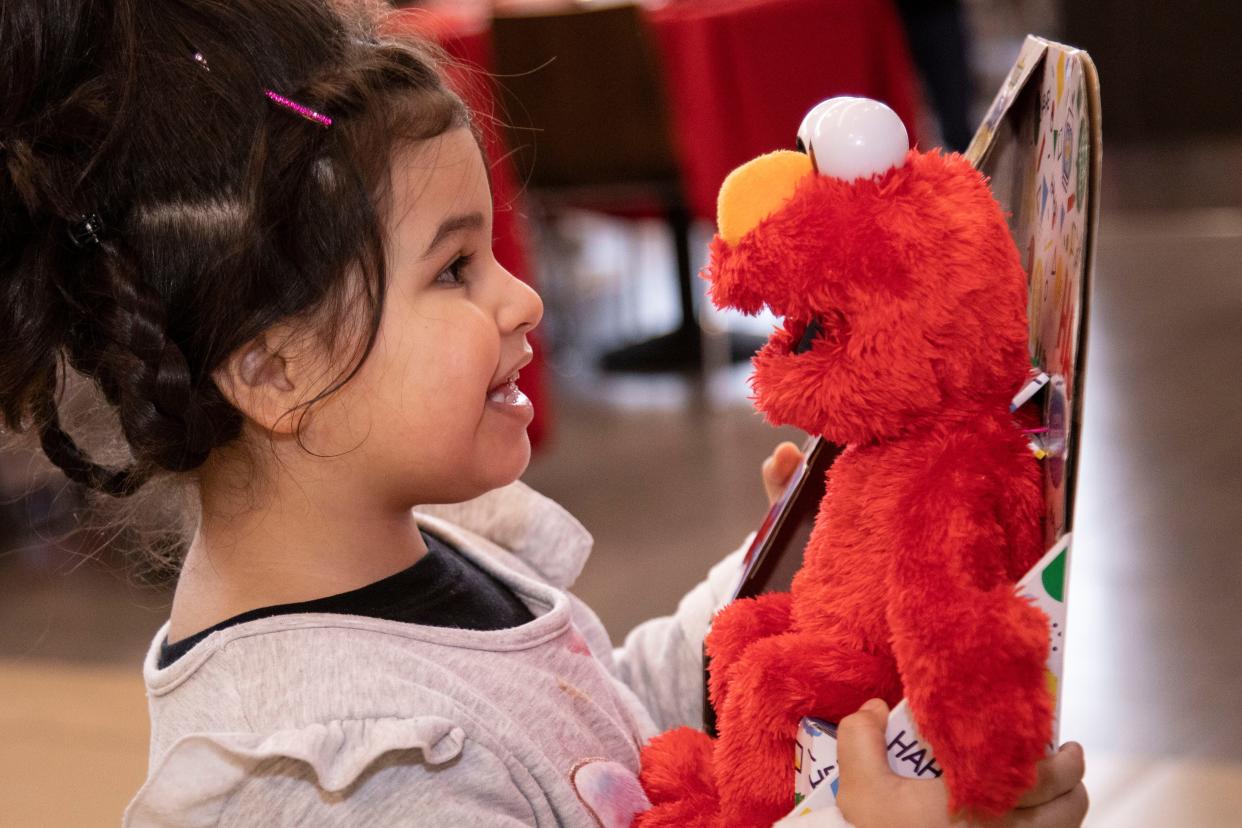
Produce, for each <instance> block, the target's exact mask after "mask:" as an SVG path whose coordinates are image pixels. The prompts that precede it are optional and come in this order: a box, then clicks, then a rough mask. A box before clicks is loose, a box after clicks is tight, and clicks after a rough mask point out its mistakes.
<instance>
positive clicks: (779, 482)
mask: <svg viewBox="0 0 1242 828" xmlns="http://www.w3.org/2000/svg"><path fill="white" fill-rule="evenodd" d="M801 462H802V451H801V450H800V449H799V448H798V447H797V446H795V445H794V444H793V443H789V442H786V443H781V444H780V445H779V446H777V447H776V448H774V449H773V450H772V455H771V456H770V457H768V459H767V460H764V461H763V469H762V471H763V488H764V490H765V491H767V493H768V505H769V506H771V505H772V504H774V503H776V501H778V500H780V498H781V495H782V494H783V493H784V491H785V486H786V485H788V484H789V478H791V477H793V473H794V472H795V471H797V470H798V464H799V463H801Z"/></svg>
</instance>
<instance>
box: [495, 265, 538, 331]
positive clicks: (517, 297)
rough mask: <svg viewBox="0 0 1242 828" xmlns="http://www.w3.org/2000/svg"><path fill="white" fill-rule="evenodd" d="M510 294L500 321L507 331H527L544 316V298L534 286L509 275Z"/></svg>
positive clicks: (506, 298)
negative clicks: (541, 297)
mask: <svg viewBox="0 0 1242 828" xmlns="http://www.w3.org/2000/svg"><path fill="white" fill-rule="evenodd" d="M508 287H509V290H508V295H507V296H506V297H505V303H504V305H502V306H501V309H500V316H499V319H498V322H499V324H500V329H501V330H502V331H505V332H509V331H512V332H514V333H526V332H527V331H529V330H530V329H531V328H533V327H535V326H536V325H538V324H539V320H540V319H542V318H543V300H542V299H540V298H539V294H538V293H536V292H535V290H534V288H532V287H531V286H530V285H528V284H526V283H525V282H523V281H522V280H521V279H519V278H517V277H516V276H513V275H510V277H509V286H508Z"/></svg>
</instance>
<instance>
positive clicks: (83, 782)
mask: <svg viewBox="0 0 1242 828" xmlns="http://www.w3.org/2000/svg"><path fill="white" fill-rule="evenodd" d="M1201 150H1202V148H1197V149H1187V148H1179V149H1172V148H1159V147H1157V148H1144V149H1143V150H1142V151H1134V152H1126V151H1124V150H1119V149H1110V152H1109V153H1108V155H1106V176H1107V181H1108V185H1107V188H1106V194H1105V199H1104V204H1105V219H1104V222H1103V226H1102V228H1101V230H1102V232H1101V236H1100V243H1099V257H1098V266H1097V271H1096V291H1095V297H1094V305H1093V318H1092V336H1091V346H1090V363H1089V364H1090V371H1089V374H1088V383H1087V389H1086V395H1085V399H1086V411H1085V415H1086V421H1085V432H1084V435H1083V453H1082V466H1081V470H1080V488H1079V500H1078V526H1077V530H1076V544H1075V552H1074V555H1075V557H1074V564H1073V571H1072V574H1071V590H1072V594H1073V601H1072V602H1071V607H1072V608H1071V616H1070V620H1069V629H1070V636H1071V638H1070V644H1069V646H1068V653H1067V658H1068V660H1067V667H1066V670H1067V672H1066V677H1065V688H1066V697H1065V707H1064V731H1063V735H1064V737H1065V738H1073V739H1078V740H1080V741H1082V742H1083V743H1084V745H1085V746H1086V748H1087V755H1088V764H1089V767H1090V776H1089V779H1090V783H1089V784H1090V788H1091V791H1092V796H1093V803H1094V805H1093V811H1092V814H1091V817H1090V818H1089V821H1088V824H1089V825H1091V826H1095V827H1096V828H1144V827H1145V826H1153V828H1154V826H1192V828H1225V826H1236V825H1239V824H1242V712H1240V707H1239V705H1240V703H1242V679H1239V676H1242V621H1239V617H1240V616H1239V615H1238V604H1239V600H1240V599H1242V554H1239V552H1240V549H1242V544H1240V542H1239V538H1242V437H1240V436H1239V431H1238V427H1237V425H1238V423H1240V422H1242V384H1239V375H1238V368H1237V365H1238V358H1239V354H1242V268H1240V266H1239V262H1242V209H1239V207H1238V205H1239V204H1242V197H1240V196H1242V193H1239V192H1238V191H1237V190H1238V188H1239V187H1242V182H1240V181H1239V180H1238V179H1237V177H1236V176H1235V177H1234V178H1233V179H1232V180H1224V179H1227V176H1224V175H1219V176H1217V177H1216V178H1213V179H1212V180H1211V182H1210V183H1208V184H1206V185H1205V186H1204V187H1202V188H1199V187H1197V186H1196V185H1195V184H1194V183H1193V181H1190V182H1188V183H1186V184H1185V185H1184V187H1183V188H1181V189H1177V190H1176V195H1175V196H1169V199H1171V203H1172V204H1173V205H1174V207H1175V209H1168V210H1166V209H1157V206H1158V205H1159V204H1160V203H1161V202H1160V201H1152V200H1150V199H1149V191H1148V190H1146V189H1144V187H1143V186H1142V182H1143V181H1144V180H1146V181H1148V182H1150V184H1151V186H1152V187H1153V188H1157V189H1165V190H1167V189H1168V188H1169V187H1170V184H1169V180H1170V179H1172V178H1174V177H1176V176H1178V175H1179V174H1183V173H1184V172H1185V171H1186V170H1192V171H1193V170H1197V169H1207V170H1215V169H1223V167H1214V166H1213V162H1212V161H1211V160H1210V159H1211V158H1216V159H1219V158H1221V157H1222V156H1221V155H1213V156H1209V159H1208V160H1204V158H1203V157H1202V156H1201V155H1200V151H1201ZM1234 153H1236V148H1230V149H1229V151H1228V153H1227V155H1229V156H1231V157H1236V154H1234ZM1188 191H1189V192H1188ZM556 415H557V423H558V428H557V437H556V440H555V442H554V443H553V444H552V445H550V446H549V447H548V450H547V451H546V452H545V453H544V454H543V455H542V456H541V457H539V458H538V459H537V460H536V462H535V463H534V464H533V465H532V468H531V470H530V472H529V474H528V477H527V479H528V481H529V482H531V483H532V484H534V485H536V486H537V487H538V488H541V489H542V490H544V491H545V492H547V493H548V494H550V495H551V496H553V497H555V498H556V499H558V500H560V501H561V502H562V503H564V504H565V505H566V506H567V507H569V508H570V510H571V511H573V512H574V513H575V514H577V515H578V516H579V517H580V519H581V520H582V521H583V522H584V523H585V524H586V525H587V527H588V528H589V529H590V530H591V531H592V532H593V533H594V534H595V536H596V539H597V551H596V554H595V557H594V559H593V561H592V563H591V565H590V566H589V567H588V568H587V570H586V572H585V573H584V575H583V577H582V579H581V581H580V583H579V592H580V594H582V596H583V597H584V598H586V599H587V600H588V601H589V602H590V603H591V604H593V605H594V606H595V607H596V608H597V610H598V611H599V612H600V614H601V616H603V618H604V619H605V621H606V622H607V623H608V624H609V626H610V629H612V630H613V632H614V634H615V635H617V636H620V635H621V634H623V633H624V631H625V630H626V629H628V628H629V627H630V626H632V625H633V624H634V623H635V622H636V621H638V620H640V619H642V618H645V617H648V616H649V615H651V614H653V613H658V612H665V611H668V610H669V609H671V608H672V606H673V605H674V603H675V601H676V599H677V597H678V596H679V595H680V594H681V593H682V592H683V591H684V589H685V588H686V587H688V586H690V585H691V584H692V583H693V582H694V580H696V579H697V577H698V576H699V575H700V574H701V572H702V571H703V570H704V569H705V568H706V567H707V565H708V564H709V563H710V562H712V561H713V560H715V559H716V558H717V557H718V556H719V555H720V554H722V553H723V552H725V551H727V549H729V548H730V547H731V546H732V545H733V544H735V543H736V542H737V541H738V540H739V539H740V538H741V537H742V536H743V535H744V534H745V533H746V532H747V531H749V530H750V529H752V528H753V527H754V526H755V525H756V523H757V522H758V520H759V519H760V517H761V516H762V513H763V511H764V504H763V496H762V492H761V487H760V485H759V479H758V466H759V462H760V461H761V459H762V458H763V457H764V456H765V455H766V453H767V451H768V450H769V449H770V448H771V446H772V445H774V444H775V443H776V442H777V441H778V440H779V439H781V438H782V437H785V436H790V435H789V434H788V433H786V434H778V433H775V432H773V431H771V430H770V429H768V428H767V427H766V426H764V425H763V424H762V423H761V422H760V421H759V420H758V418H757V417H755V416H754V415H753V414H752V413H751V412H750V410H749V408H748V406H747V404H746V402H745V400H744V372H738V371H736V370H734V371H724V372H720V373H717V374H714V375H712V376H711V377H710V378H709V379H708V380H704V381H686V380H679V379H671V378H663V379H645V380H644V379H634V378H628V379H626V378H620V379H618V378H603V377H598V376H595V375H593V374H590V373H589V372H586V373H581V372H580V373H576V374H574V375H573V376H570V377H566V378H564V379H563V380H562V382H561V388H560V395H559V398H558V400H557V404H556ZM73 564H74V561H73V560H72V559H64V558H61V557H58V556H57V555H55V554H51V553H37V552H34V551H29V550H28V551H26V552H21V553H18V552H15V551H13V550H12V549H8V550H5V553H4V554H3V555H0V699H3V703H2V704H0V735H2V737H3V738H0V779H2V780H3V782H2V783H0V789H3V791H4V796H3V797H2V798H0V825H4V826H8V825H14V826H27V825H35V826H44V825H48V826H95V825H115V824H116V823H117V818H118V815H119V813H120V810H121V808H122V807H123V805H124V803H125V801H126V800H127V799H128V797H129V796H130V794H131V793H132V792H133V791H134V790H135V788H136V787H137V785H138V784H139V782H140V781H141V779H142V777H143V774H144V770H145V740H146V721H145V709H144V705H143V699H142V691H141V685H140V682H139V680H138V676H137V671H138V664H139V659H140V658H141V654H142V652H143V650H144V648H145V645H146V643H147V637H148V636H149V635H150V633H151V632H152V631H153V630H154V629H155V628H156V626H158V624H159V623H160V622H161V620H162V617H163V614H164V613H165V612H166V609H167V600H168V596H167V593H166V592H159V591H151V590H142V589H138V588H136V587H131V586H127V585H126V582H125V580H124V578H123V576H121V575H118V574H117V573H115V572H108V571H105V570H104V569H103V568H101V567H98V566H94V565H87V566H82V567H78V568H77V569H76V570H75V571H74V572H73V573H72V574H71V575H65V574H63V571H64V570H67V569H70V568H72V567H73Z"/></svg>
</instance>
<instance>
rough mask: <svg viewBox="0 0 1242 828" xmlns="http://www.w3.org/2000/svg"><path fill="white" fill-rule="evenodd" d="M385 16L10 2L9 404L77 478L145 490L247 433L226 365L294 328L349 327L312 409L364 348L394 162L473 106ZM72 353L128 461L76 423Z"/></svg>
mask: <svg viewBox="0 0 1242 828" xmlns="http://www.w3.org/2000/svg"><path fill="white" fill-rule="evenodd" d="M381 22H382V18H381V16H379V15H378V14H377V13H376V12H374V11H373V9H372V8H370V7H368V6H366V5H364V4H362V3H360V2H356V3H354V4H353V5H352V6H347V5H344V3H343V2H341V0H338V1H337V2H332V0H230V2H228V3H221V2H218V0H5V2H4V4H3V6H2V7H0V418H2V422H3V424H5V425H6V426H7V427H8V428H9V429H11V430H14V431H24V430H33V431H35V432H36V433H37V434H38V435H39V441H40V444H41V445H42V448H43V451H44V453H45V454H46V455H47V456H48V458H49V459H50V460H51V461H52V462H53V463H55V464H56V465H57V466H59V467H60V468H61V469H62V470H63V471H64V472H65V474H66V475H67V476H68V477H69V478H70V479H72V480H74V481H77V482H78V483H81V484H83V485H85V486H87V487H89V488H91V489H94V490H97V491H100V492H105V493H107V494H109V495H113V496H118V497H120V496H126V495H129V494H132V493H133V492H135V491H136V490H137V489H139V488H140V487H141V486H142V485H143V484H144V482H145V481H147V480H148V479H149V478H150V477H151V476H152V475H154V474H157V473H160V472H165V471H166V472H186V471H190V470H192V469H195V468H197V467H198V466H199V465H201V464H202V463H203V462H204V461H205V460H206V458H207V456H208V455H209V454H210V453H211V452H212V451H213V450H214V449H215V448H217V447H219V446H222V445H225V444H227V443H229V442H231V441H233V440H234V439H235V438H237V437H238V435H239V434H240V433H241V428H242V422H243V418H242V415H241V414H240V413H239V412H238V411H237V409H236V408H234V407H233V406H232V405H231V404H230V403H229V401H228V400H227V399H226V397H225V396H224V394H222V393H221V391H220V389H219V388H218V387H217V386H216V384H215V382H214V381H213V379H212V376H213V372H214V371H216V369H217V368H219V367H220V366H221V365H222V364H224V362H225V361H226V360H227V358H228V357H229V356H230V355H231V354H233V353H234V352H236V351H237V350H238V349H239V348H241V347H242V346H243V345H244V344H246V343H247V342H249V341H251V340H252V339H254V338H255V337H256V336H258V335H259V334H260V333H261V332H262V331H264V330H265V329H267V328H269V327H270V326H271V325H273V324H275V323H277V322H289V321H295V322H302V323H304V324H313V325H314V326H315V330H316V332H317V334H322V335H323V336H324V337H325V338H326V339H327V340H328V342H329V344H331V345H332V346H333V347H335V346H336V345H337V344H338V340H340V339H343V338H344V339H349V340H350V341H351V342H352V344H353V351H352V358H351V359H350V360H349V361H348V362H347V364H348V365H349V366H350V367H349V369H348V370H345V371H342V372H341V374H340V376H338V377H337V378H336V379H335V381H334V382H333V383H332V384H331V385H330V386H329V387H327V388H325V389H323V391H322V392H321V393H320V394H319V395H318V396H316V397H315V398H314V399H312V400H310V401H308V402H307V403H305V405H310V404H313V403H314V402H315V401H317V400H319V399H322V398H323V397H324V396H326V395H327V394H330V393H331V392H332V391H334V390H335V389H336V388H339V387H340V385H341V384H343V383H344V382H347V381H348V380H349V378H350V377H352V376H353V373H354V372H356V371H357V369H358V366H359V365H360V364H361V363H362V361H363V360H364V359H365V358H366V356H367V354H368V353H369V352H370V349H371V347H372V345H373V343H374V341H375V337H376V333H377V331H378V328H379V321H380V316H381V314H382V311H383V300H384V292H385V285H386V277H385V270H384V256H383V251H384V236H383V222H382V215H381V214H382V206H383V200H382V193H383V190H384V185H385V184H386V182H387V178H386V176H387V164H388V159H389V158H390V157H391V154H392V150H393V149H394V147H395V145H396V144H397V143H398V142H417V141H421V140H426V139H428V138H431V137H434V136H436V135H439V134H442V133H444V132H446V131H448V130H449V129H452V128H454V127H457V126H463V125H466V123H467V116H466V113H465V109H464V107H463V105H462V103H461V101H460V99H458V98H457V97H456V96H455V95H454V94H453V93H452V92H451V91H449V90H448V89H447V87H446V86H445V84H444V82H443V80H442V76H441V63H442V56H441V55H440V54H439V53H438V52H436V51H435V50H434V49H432V48H431V47H428V46H426V45H425V44H421V43H419V42H416V41H414V40H412V39H410V38H409V37H402V38H398V37H394V36H385V35H383V34H382V33H381V28H380V26H381ZM265 89H275V90H279V91H280V92H281V93H282V94H284V95H288V97H289V98H290V99H292V100H295V101H298V102H299V103H300V104H304V105H305V106H306V107H309V108H311V109H314V110H316V111H317V112H322V113H329V114H330V115H331V118H332V125H331V127H330V128H324V127H323V126H321V125H319V124H316V123H313V122H311V121H309V120H307V119H306V118H301V117H298V116H297V115H296V114H295V113H291V112H290V111H289V110H288V109H287V108H282V107H279V106H274V105H273V104H272V103H271V101H270V100H268V99H267V98H266V97H265V96H264V92H263V91H264V90H265ZM351 274H361V280H360V283H359V281H358V280H357V279H356V278H355V277H354V276H353V275H351ZM359 305H361V306H362V309H363V313H362V314H361V316H359V314H358V306H359ZM359 318H361V319H363V320H365V325H364V326H363V327H362V335H361V336H358V335H357V331H358V329H359V326H358V323H357V320H358V319H359ZM70 369H72V370H73V371H76V372H78V373H80V374H81V375H83V376H85V377H87V378H88V379H89V380H91V381H93V382H94V383H95V385H96V386H97V387H98V389H99V391H100V392H102V396H103V398H104V399H105V400H106V401H107V403H108V404H109V405H110V406H112V407H113V408H114V410H115V412H116V414H117V418H118V420H119V423H120V428H121V431H122V433H123V435H124V438H125V442H126V444H127V446H128V449H129V453H130V454H131V456H132V463H130V464H129V465H128V466H125V467H122V468H109V467H105V466H101V465H99V464H97V463H96V462H94V461H93V460H92V459H91V458H90V457H89V456H88V455H87V453H86V452H84V451H83V450H82V449H81V448H80V447H79V446H78V445H77V444H76V443H75V441H74V439H73V438H72V437H71V436H70V435H69V434H68V433H67V432H66V431H65V429H64V427H63V426H62V423H61V417H60V416H59V409H58V405H59V399H60V396H61V389H62V386H63V384H64V381H65V376H66V373H67V371H69V370H70Z"/></svg>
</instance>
